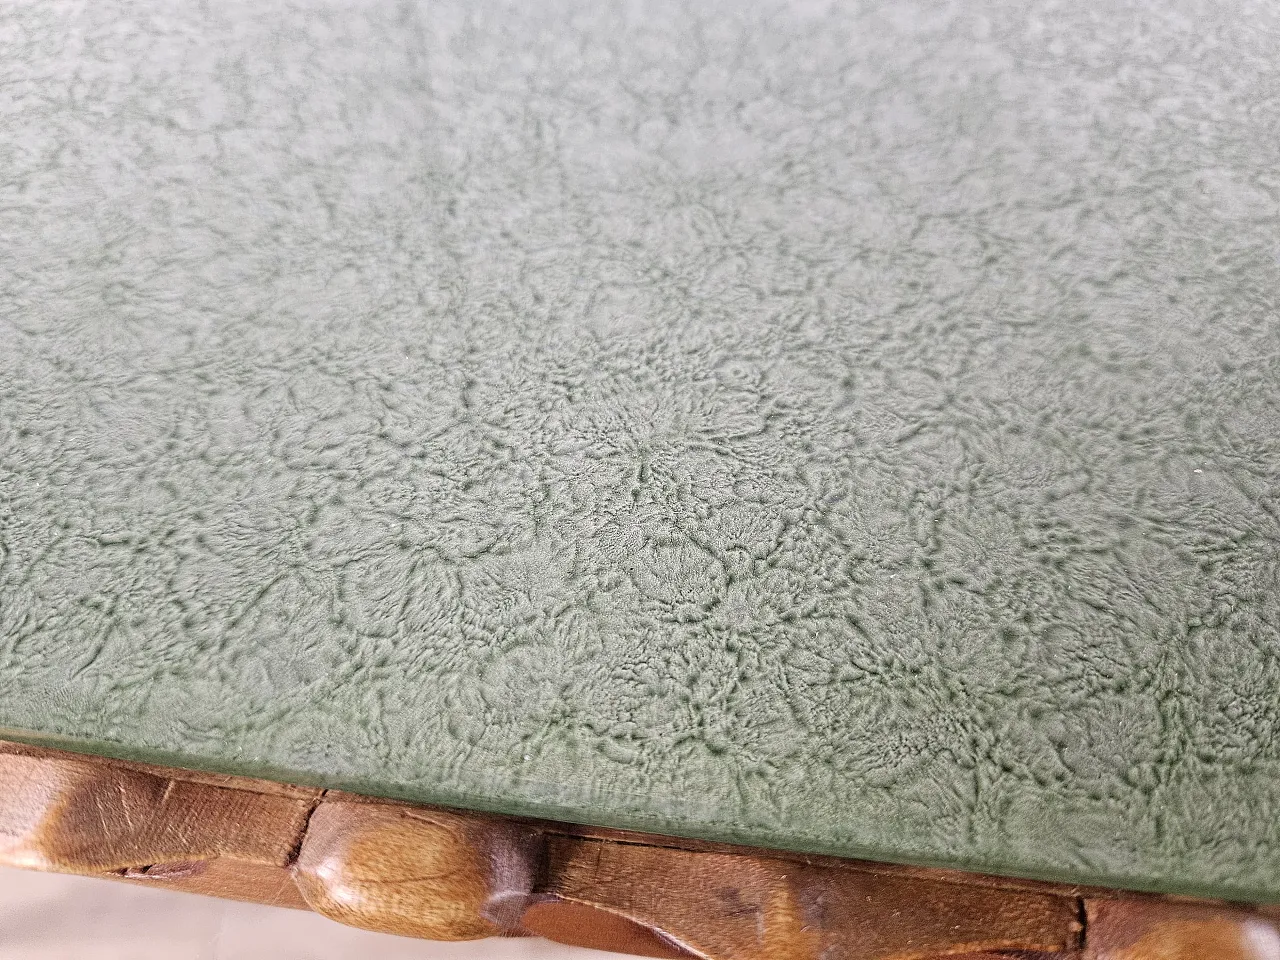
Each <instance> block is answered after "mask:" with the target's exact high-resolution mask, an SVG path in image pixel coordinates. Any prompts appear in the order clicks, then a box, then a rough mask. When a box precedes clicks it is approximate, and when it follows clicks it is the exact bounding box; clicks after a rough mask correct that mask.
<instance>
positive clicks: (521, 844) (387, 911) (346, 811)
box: [294, 801, 542, 940]
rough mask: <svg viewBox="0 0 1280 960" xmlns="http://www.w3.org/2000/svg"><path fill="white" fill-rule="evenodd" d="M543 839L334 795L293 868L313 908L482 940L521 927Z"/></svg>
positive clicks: (487, 823) (432, 934) (361, 921)
mask: <svg viewBox="0 0 1280 960" xmlns="http://www.w3.org/2000/svg"><path fill="white" fill-rule="evenodd" d="M541 845H542V838H541V836H540V834H539V833H538V832H537V831H536V830H534V829H533V828H531V827H528V826H525V825H522V824H519V823H515V822H509V821H507V822H504V821H500V820H489V819H485V818H481V817H477V816H464V815H459V814H454V813H449V812H446V811H443V810H423V809H415V808H413V807H407V806H400V805H390V804H376V803H349V802H343V801H337V802H326V803H323V804H321V805H320V807H319V808H318V809H317V810H316V812H315V814H314V815H313V816H312V818H311V824H310V826H309V828H308V830H307V835H306V838H305V840H304V841H303V843H302V849H301V852H300V854H299V857H298V862H297V864H296V865H295V867H294V871H295V874H296V877H297V882H298V886H299V888H300V889H301V891H302V895H303V896H304V897H305V898H306V900H307V902H308V903H309V904H310V905H311V908H312V909H313V910H315V911H316V912H318V913H322V914H324V915H325V916H327V917H330V918H331V919H334V920H338V921H340V922H342V923H347V924H351V925H352V926H356V927H364V928H366V929H369V930H382V931H386V932H388V933H397V934H401V935H403V936H410V937H425V938H427V939H431V940H477V939H480V938H482V937H493V936H498V935H501V934H511V933H514V932H518V931H519V929H520V916H521V914H522V913H523V910H524V907H525V904H526V902H527V900H528V897H529V895H530V893H531V891H532V889H533V884H534V880H535V874H536V871H537V870H538V868H539V863H540V858H541Z"/></svg>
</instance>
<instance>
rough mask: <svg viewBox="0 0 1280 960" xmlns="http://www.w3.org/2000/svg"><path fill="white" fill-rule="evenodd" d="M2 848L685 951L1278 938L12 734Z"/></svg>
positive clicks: (52, 859)
mask: <svg viewBox="0 0 1280 960" xmlns="http://www.w3.org/2000/svg"><path fill="white" fill-rule="evenodd" d="M0 863H5V864H8V865H13V866H20V867H27V868H32V869H39V870H52V871H59V872H67V873H78V874H85V875H93V876H103V877H109V878H112V879H118V880H125V881H129V882H134V883H146V884H152V885H161V886H164V887H167V888H170V889H177V890H185V891H190V892H196V893H204V894H212V895H215V896H223V897H232V898H236V899H244V900H251V901H256V902H261V903H269V904H275V905H280V906H289V907H295V908H302V909H311V910H315V911H316V912H318V913H321V914H323V915H325V916H327V917H330V918H332V919H334V920H337V921H339V922H342V923H347V924H351V925H353V926H358V927H363V928H366V929H370V930H378V931H384V932H388V933H395V934H400V935H405V936H417V937H425V938H430V939H437V940H468V939H477V938H482V937H489V936H523V935H529V934H537V935H541V936H546V937H548V938H550V939H554V940H558V941H560V942H564V943H569V944H574V945H579V946H589V947H595V948H599V949H608V950H615V951H618V952H625V953H632V954H636V955H640V956H649V957H661V958H669V960H679V958H687V957H700V958H706V960H923V958H929V957H942V956H948V957H953V958H964V960H996V958H1003V960H1011V958H1015V957H1016V958H1020V960H1068V958H1074V960H1191V958H1202V957H1203V958H1210V957H1212V958H1221V960H1275V958H1276V957H1277V956H1280V952H1277V951H1280V930H1278V928H1277V924H1276V922H1275V919H1274V913H1273V912H1272V913H1269V912H1268V911H1269V910H1270V911H1274V909H1275V908H1274V907H1271V908H1267V907H1264V908H1262V909H1261V910H1259V909H1253V908H1242V907H1239V906H1232V905H1224V904H1214V903H1208V902H1198V901H1197V902H1192V901H1172V900H1169V899H1164V898H1158V897H1149V896H1145V897H1144V896H1140V895H1134V894H1126V893H1122V892H1119V891H1097V890H1091V891H1081V890H1079V889H1077V888H1067V887H1060V886H1055V885H1053V884H1044V883H1036V882H1034V881H1018V880H1005V879H1002V878H996V877H978V876H972V875H965V874H961V873H957V872H956V871H930V870H927V869H923V868H904V867H893V866H888V865H883V866H881V865H875V864H868V863H863V862H856V861H843V860H838V859H835V858H831V857H805V856H803V855H799V854H784V853H777V854H775V853H773V852H764V851H759V850H750V849H745V848H735V847H731V846H727V845H724V844H707V843H700V842H697V841H683V840H678V839H675V838H664V837H654V836H649V835H644V834H628V833H625V832H622V831H616V830H596V829H594V828H590V827H579V826H572V825H567V824H556V823H546V822H541V821H533V820H527V819H521V818H513V817H498V816H488V815H484V814H478V813H463V812H458V811H449V810H441V809H434V808H426V807H421V806H414V805H410V804H406V803H399V802H395V801H387V800H377V799H374V798H369V797H362V796H358V795H353V794H346V793H339V792H337V791H329V792H325V791H321V790H315V789H311V788H304V787H294V786H290V785H287V784H277V783H272V782H269V781H261V780H253V779H249V778H241V777H228V776H221V775H214V774H208V773H196V772H191V771H183V770H175V769H172V768H165V767H156V766H150V765H147V764H139V763H131V762H123V761H113V760H106V759H102V758H97V757H86V756H81V755H76V754H71V753H66V752H63V751H58V750H50V749H46V748H42V747H33V746H27V745H21V744H14V743H7V742H4V741H0ZM1268 950H1272V951H1273V952H1270V953H1268V952H1267V951H1268Z"/></svg>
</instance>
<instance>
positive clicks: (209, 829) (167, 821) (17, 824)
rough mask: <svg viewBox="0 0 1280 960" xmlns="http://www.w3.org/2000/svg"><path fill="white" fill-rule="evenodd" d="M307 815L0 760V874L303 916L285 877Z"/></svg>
mask: <svg viewBox="0 0 1280 960" xmlns="http://www.w3.org/2000/svg"><path fill="white" fill-rule="evenodd" d="M317 798H318V794H317ZM315 803H316V799H308V798H307V797H306V796H305V795H298V794H295V793H293V792H291V791H287V792H282V791H273V792H270V793H264V792H260V791H258V790H254V789H241V788H237V787H231V786H214V785H212V784H210V783H200V782H194V781H191V780H186V779H177V778H175V777H172V776H169V775H167V773H161V772H156V773H148V772H144V771H143V770H141V769H138V768H137V767H136V766H131V765H117V764H114V763H103V762H101V761H98V760H94V759H89V758H79V757H74V756H71V755H67V754H55V753H53V752H51V751H41V752H36V751H32V750H30V749H24V750H17V749H0V863H5V864H8V865H11V866H17V867H27V868H31V869H37V870H51V871H57V872H60V873H77V874H86V875H90V876H93V875H98V876H102V875H114V876H117V877H121V878H124V879H129V880H136V881H139V882H147V883H163V884H164V885H165V886H169V887H173V888H175V889H183V890H190V891H192V892H197V893H211V894H215V895H217V896H224V897H230V898H234V899H243V900H253V901H256V902H266V903H274V904H278V905H282V906H294V907H304V906H305V903H304V902H303V901H302V898H301V896H300V895H299V894H298V893H297V890H296V887H295V886H294V884H293V878H292V874H291V872H290V870H289V866H290V864H291V863H292V860H293V854H294V850H295V848H296V846H297V844H298V843H299V841H300V840H301V837H302V833H303V829H304V827H305V824H306V821H307V817H308V815H309V814H310V812H311V809H312V807H313V806H314V805H315Z"/></svg>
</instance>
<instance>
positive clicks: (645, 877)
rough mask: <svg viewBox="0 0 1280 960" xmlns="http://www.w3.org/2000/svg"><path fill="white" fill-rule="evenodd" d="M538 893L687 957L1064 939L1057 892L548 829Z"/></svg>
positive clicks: (1053, 943) (922, 949)
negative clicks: (626, 926) (661, 940)
mask: <svg viewBox="0 0 1280 960" xmlns="http://www.w3.org/2000/svg"><path fill="white" fill-rule="evenodd" d="M541 892H542V893H543V895H544V896H547V897H551V898H556V899H559V900H564V901H568V902H570V903H575V904H581V905H585V906H594V907H596V908H598V909H602V910H608V911H610V912H612V913H615V914H618V915H620V916H622V917H625V918H627V919H630V920H633V921H635V922H637V923H640V924H643V925H645V926H648V927H650V928H652V929H654V930H655V931H658V932H660V933H661V934H662V935H663V936H664V937H666V938H668V939H669V940H670V941H672V942H674V943H676V944H679V945H681V946H683V947H685V948H687V949H689V950H690V951H691V952H693V953H695V954H696V955H700V956H707V957H734V958H742V960H757V958H758V960H766V958H773V960H818V958H822V960H889V958H895V960H896V958H902V960H906V958H912V957H925V956H935V955H942V954H946V953H961V952H976V951H978V950H991V949H1024V950H1025V949H1035V950H1057V951H1061V950H1066V949H1070V948H1072V947H1074V946H1075V945H1076V942H1077V939H1078V934H1079V924H1078V922H1077V907H1076V903H1075V901H1074V900H1073V899H1071V898H1069V897H1062V896H1054V895H1048V894H1037V893H1026V892H1019V891H997V890H992V889H988V888H983V887H974V886H965V885H961V884H954V883H947V882H938V881H929V880H920V879H916V878H904V877H900V876H895V875H891V874H889V875H880V876H877V875H874V874H870V873H863V872H860V871H849V870H838V869H832V868H830V867H826V866H806V865H803V864H796V863H791V862H787V861H782V860H774V859H771V858H768V857H762V856H758V855H744V854H717V853H703V852H693V851H684V850H673V849H670V848H663V847H653V846H646V845H639V844H620V843H610V842H607V841H598V840H581V839H576V838H568V837H551V838H549V840H548V869H547V881H546V884H545V886H544V887H543V888H542V889H541Z"/></svg>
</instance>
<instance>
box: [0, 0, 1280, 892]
mask: <svg viewBox="0 0 1280 960" xmlns="http://www.w3.org/2000/svg"><path fill="white" fill-rule="evenodd" d="M1277 50H1280V13H1278V12H1277V8H1276V6H1275V5H1274V4H1269V3H1265V2H1252V0H1227V2H1225V3H1218V4H1205V3H1199V2H1194V0H1186V2H1183V0H1175V2H1167V0H1135V2H1128V3H1111V2H1103V0H1084V2H1081V3H1075V4H1067V5H1063V4H1058V3H1055V2H1052V0H1032V2H1025V0H969V2H960V3H946V2H925V0H888V2H885V3H860V2H854V3H848V4H831V3H823V2H799V0H797V2H794V3H772V2H770V3H765V2H749V3H735V4H719V3H711V2H705V3H702V2H686V3H678V2H673V3H657V2H655V3H639V2H637V3H623V2H606V3H601V2H581V3H569V2H558V0H557V2H542V3H533V4H530V3H514V2H513V3H511V4H503V3H499V2H496V0H481V2H466V0H456V2H455V0H439V2H433V3H422V4H416V3H411V2H390V0H387V2H382V0H370V2H363V3H354V2H344V3H332V4H329V3H322V2H314V3H307V4H301V5H296V4H291V3H286V2H284V0H255V2H252V3H232V2H225V3H223V2H219V3H196V2H194V0H192V2H179V3H170V2H162V0H145V2H134V3H117V2H104V0H98V2H94V3H90V4H61V3H43V2H42V3H17V4H10V5H7V6H6V7H5V8H4V9H3V10H0V728H3V730H4V731H5V732H6V733H7V735H10V736H20V737H26V738H29V739H36V740H41V741H44V742H50V743H56V744H61V745H64V746H69V747H71V748H73V749H79V750H84V751H90V752H100V753H104V754H110V755H117V756H125V757H131V758H140V759H151V760H157V761H161V762H167V763H176V764H179V765H183V766H188V767H195V768H206V769H214V770H222V771H226V772H236V773H250V774H258V775H265V776H271V777H276V778H283V779H289V780H294V781H300V782H304V783H314V784H322V785H330V786H339V787H344V788H348V789H356V790H362V791H365V792H369V793H374V794H379V795H384V796H392V797H400V798H407V799H415V800H420V801H426V802H433V803H442V804H451V805H456V806H461V807H466V808H474V809H485V810H497V811H505V812H510V813H520V814H533V815H539V816H547V817H554V818H560V819H566V820H573V821H583V822H590V823H596V824H601V825H606V826H615V827H627V828H638V829H644V830H650V831H656V832H663V833H669V834H676V835H683V836H693V837H701V838H709V839H717V840H728V841H737V842H744V843H749V844H756V845H762V846H770V847H782V848H789V849H795V850H804V851H819V852H827V853H835V854H841V855H849V856H856V857H866V858H872V859H878V860H888V861H895V862H907V863H920V864H939V865H947V866H955V867H963V868H969V869H975V870H984V871H994V872H999V873H1006V874H1013V875H1020V876H1028V877H1043V878H1053V879H1059V880H1067V881H1073V882H1077V881H1078V882H1089V883H1105V884H1113V885H1119V886H1128V887H1135V888H1142V889H1154V890H1167V891H1182V892H1191V893H1202V894H1213V895H1218V896H1227V897H1238V898H1252V899H1277V898H1280V737H1278V736H1277V732H1278V730H1280V174H1278V173H1277V171H1278V170H1280V147H1277V143H1280V73H1278V72H1277V71H1276V68H1275V63H1276V56H1275V55H1276V52H1277Z"/></svg>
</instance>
